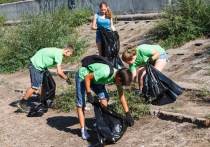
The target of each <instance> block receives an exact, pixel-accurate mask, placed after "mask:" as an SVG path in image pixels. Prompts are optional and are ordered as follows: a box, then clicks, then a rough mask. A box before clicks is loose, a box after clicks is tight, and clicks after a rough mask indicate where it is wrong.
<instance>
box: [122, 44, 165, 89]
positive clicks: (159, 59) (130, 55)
mask: <svg viewBox="0 0 210 147" xmlns="http://www.w3.org/2000/svg"><path fill="white" fill-rule="evenodd" d="M122 60H123V61H124V62H126V63H127V64H129V69H130V70H131V72H132V75H133V79H135V78H136V77H138V82H139V88H140V90H142V88H143V77H144V75H145V74H146V71H145V69H144V65H145V64H146V63H147V62H150V63H152V64H153V65H154V67H155V68H156V69H158V70H159V71H162V70H163V68H164V67H165V65H166V63H167V55H166V52H165V49H163V48H162V47H161V46H159V45H149V44H142V45H139V46H137V47H136V48H132V49H130V48H128V49H126V50H125V51H124V52H123V54H122Z"/></svg>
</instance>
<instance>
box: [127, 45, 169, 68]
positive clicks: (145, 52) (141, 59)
mask: <svg viewBox="0 0 210 147" xmlns="http://www.w3.org/2000/svg"><path fill="white" fill-rule="evenodd" d="M154 49H155V50H157V51H158V52H159V53H160V54H162V53H165V49H163V48H162V47H161V46H159V45H149V44H142V45H139V46H138V47H137V48H136V53H137V55H136V60H135V62H134V63H133V64H131V65H130V66H129V69H130V70H131V72H132V71H134V70H135V69H136V68H137V67H139V66H143V65H144V64H145V63H146V62H147V60H148V59H149V57H151V56H152V52H153V50H154Z"/></svg>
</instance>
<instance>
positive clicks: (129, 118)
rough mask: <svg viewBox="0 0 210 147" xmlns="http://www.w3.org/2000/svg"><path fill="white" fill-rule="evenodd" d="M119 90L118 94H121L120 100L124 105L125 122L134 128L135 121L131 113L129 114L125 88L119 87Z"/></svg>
mask: <svg viewBox="0 0 210 147" xmlns="http://www.w3.org/2000/svg"><path fill="white" fill-rule="evenodd" d="M117 90H118V94H119V98H120V102H121V104H122V107H123V109H124V111H125V121H126V123H127V124H128V126H130V127H131V126H133V125H134V119H133V117H132V116H131V113H130V112H129V108H128V104H127V100H126V98H125V95H124V92H123V88H122V86H117Z"/></svg>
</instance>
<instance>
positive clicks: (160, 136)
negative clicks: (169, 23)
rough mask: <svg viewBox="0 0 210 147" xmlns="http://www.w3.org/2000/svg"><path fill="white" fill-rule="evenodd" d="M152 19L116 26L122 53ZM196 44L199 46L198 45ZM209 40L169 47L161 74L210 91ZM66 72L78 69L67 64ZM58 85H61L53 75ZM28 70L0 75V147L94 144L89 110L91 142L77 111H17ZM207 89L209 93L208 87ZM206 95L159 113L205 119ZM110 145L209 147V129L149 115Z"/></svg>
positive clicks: (190, 96)
mask: <svg viewBox="0 0 210 147" xmlns="http://www.w3.org/2000/svg"><path fill="white" fill-rule="evenodd" d="M154 24H155V21H131V22H124V21H121V22H118V23H117V24H116V28H117V30H118V31H119V34H120V39H121V49H122V50H123V49H124V47H125V46H127V45H129V44H134V45H135V44H139V43H140V42H141V41H142V39H143V38H144V35H145V33H146V32H147V31H148V30H149V29H150V28H152V27H153V26H154ZM89 28H90V25H84V26H83V27H81V28H80V29H79V31H80V34H81V35H82V36H83V37H85V38H86V39H88V43H89V47H88V51H87V53H86V55H87V54H93V53H97V50H96V46H95V32H94V31H92V30H90V29H89ZM195 43H203V44H202V45H201V46H196V45H195ZM209 45H210V40H209V39H199V40H196V41H192V42H189V43H187V44H185V45H184V46H182V47H180V48H176V49H169V50H168V51H167V52H168V54H169V60H170V62H169V63H168V65H167V67H166V69H165V71H164V73H166V74H167V75H168V76H169V77H171V78H172V79H173V80H175V81H176V82H177V83H179V84H180V85H181V86H183V87H185V88H187V89H193V90H200V91H203V89H205V88H208V85H209V83H210V76H209V75H210V73H209V68H210V67H209V61H210V57H209V54H210V49H209ZM65 67H66V68H67V69H69V68H77V65H74V66H73V65H65ZM55 80H56V83H57V85H58V86H62V85H65V82H64V81H62V80H61V79H59V78H58V77H55ZM29 81H30V80H29V74H28V71H19V72H16V73H13V74H0V147H28V146H30V147H71V146H72V147H84V146H89V145H90V144H91V143H94V142H95V140H96V134H95V133H94V132H93V131H92V124H93V111H92V109H90V110H89V111H87V116H86V117H87V126H88V127H89V131H90V133H91V135H92V138H93V139H92V140H91V141H90V142H87V141H83V140H82V139H81V137H80V130H79V124H78V120H77V117H76V114H75V112H70V113H61V112H57V111H56V110H51V109H50V110H49V111H48V112H47V113H45V114H44V115H43V116H42V117H37V118H28V117H26V114H24V113H15V111H16V108H15V107H12V106H11V105H10V104H11V103H12V102H14V101H16V100H18V99H19V97H20V96H21V94H20V93H17V92H14V90H16V89H21V90H22V89H26V88H27V87H28V86H29V84H30V82H29ZM207 90H208V89H207ZM209 100H210V98H209V96H208V95H202V93H200V92H196V91H187V92H185V93H184V94H183V95H181V96H180V97H179V98H178V99H177V101H176V102H175V103H173V104H170V105H166V106H161V107H158V108H159V109H162V110H167V111H173V112H179V113H183V114H190V115H195V116H199V117H200V116H201V117H208V116H209V112H210V109H209V105H210V102H209ZM108 146H114V147H136V146H138V147H159V146H160V147H209V146H210V128H200V127H198V126H196V125H194V124H189V123H177V122H172V121H165V120H160V119H158V118H156V117H151V116H147V117H144V118H141V119H139V120H137V121H135V125H134V126H133V127H131V128H128V130H127V131H126V133H125V135H124V136H123V137H122V139H121V140H119V142H117V144H114V145H108Z"/></svg>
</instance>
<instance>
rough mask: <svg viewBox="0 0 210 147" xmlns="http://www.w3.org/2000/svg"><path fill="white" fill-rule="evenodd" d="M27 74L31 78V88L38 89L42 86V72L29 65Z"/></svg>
mask: <svg viewBox="0 0 210 147" xmlns="http://www.w3.org/2000/svg"><path fill="white" fill-rule="evenodd" d="M29 72H30V78H31V88H33V89H37V90H38V89H40V87H41V86H42V81H43V75H44V71H40V70H38V69H36V68H35V67H34V66H33V64H32V63H30V64H29Z"/></svg>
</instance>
